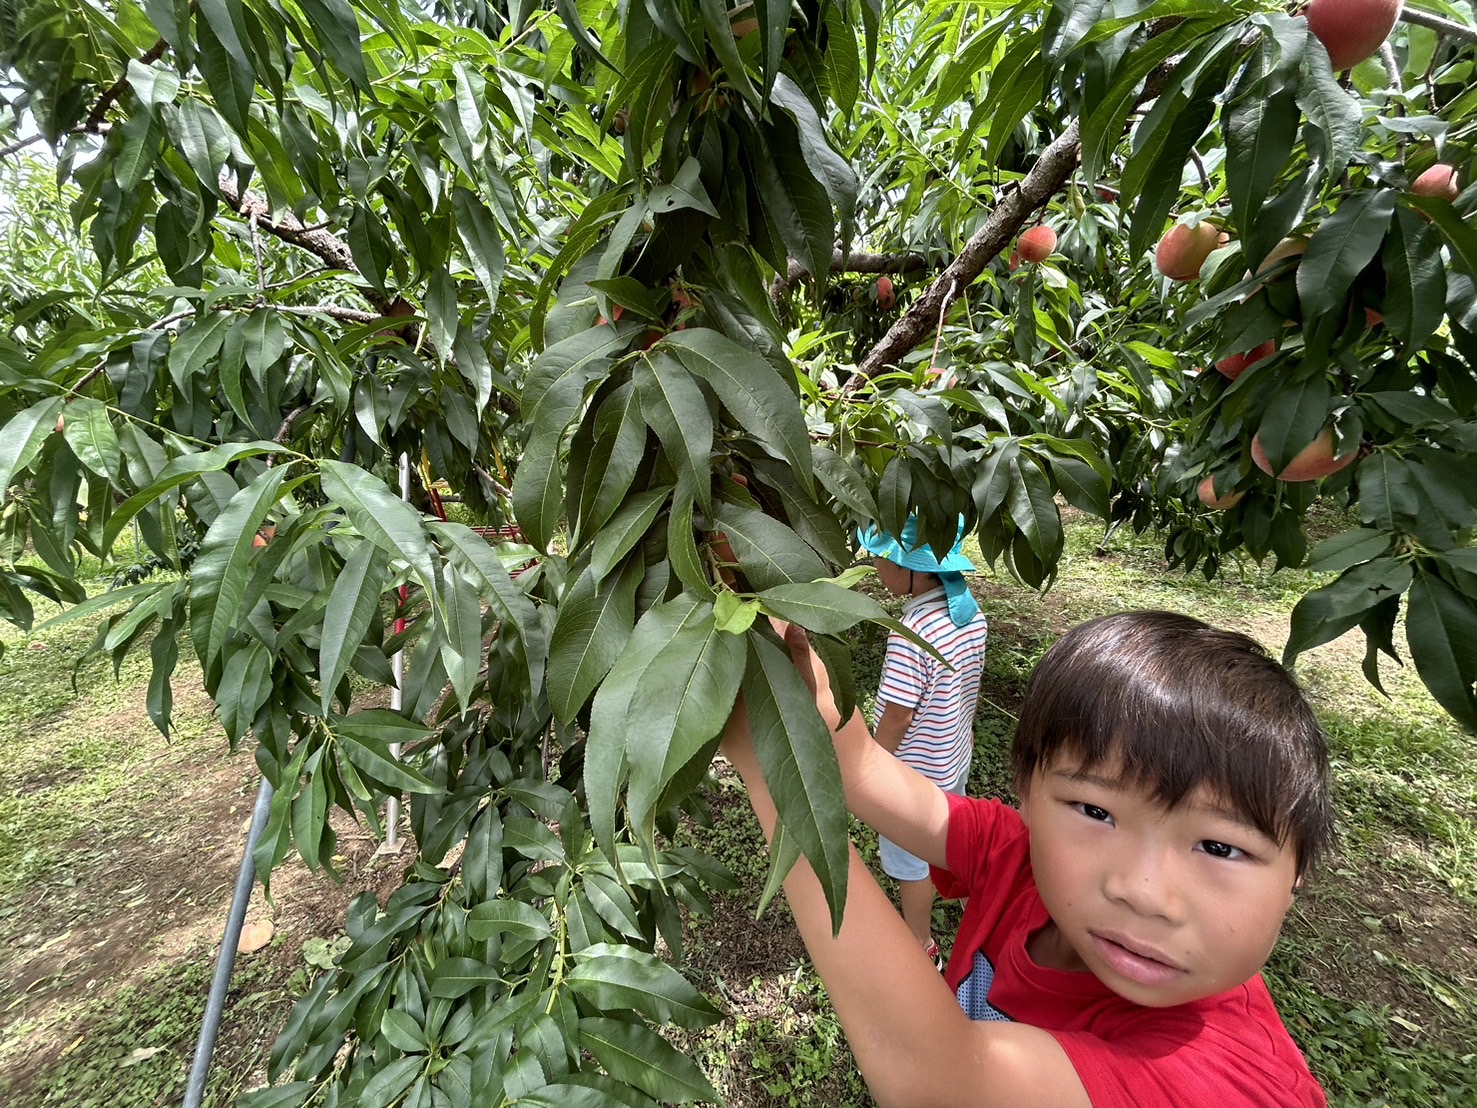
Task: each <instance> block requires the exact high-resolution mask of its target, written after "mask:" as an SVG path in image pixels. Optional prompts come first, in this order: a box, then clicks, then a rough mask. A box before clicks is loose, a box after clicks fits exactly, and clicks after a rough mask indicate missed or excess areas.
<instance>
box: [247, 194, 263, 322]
mask: <svg viewBox="0 0 1477 1108" xmlns="http://www.w3.org/2000/svg"><path fill="white" fill-rule="evenodd" d="M257 214H258V213H257V210H256V209H255V208H253V209H252V210H251V214H250V215H249V216H247V217H246V223H247V225H248V226H249V227H250V228H251V256H252V258H253V259H254V260H255V262H256V302H257V304H259V305H260V304H265V303H266V302H267V274H266V271H265V270H264V269H262V236H261V234H260V233H259V232H258V231H257V229H256V219H257Z"/></svg>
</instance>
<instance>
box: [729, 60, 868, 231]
mask: <svg viewBox="0 0 1477 1108" xmlns="http://www.w3.org/2000/svg"><path fill="white" fill-rule="evenodd" d="M773 80H774V90H773V92H772V94H771V96H770V102H771V103H773V104H776V105H778V106H779V107H781V108H783V109H784V110H785V111H786V112H788V113H789V114H790V115H791V116H792V117H793V118H794V120H795V126H796V128H797V130H798V133H799V139H800V152H801V154H802V155H803V156H804V158H805V164H806V165H807V166H809V167H810V172H811V174H812V175H813V176H814V177H815V179H816V180H818V181H819V182H820V183H821V186H822V187H823V188H824V189H825V190H826V195H827V197H829V198H830V201H831V204H832V205H833V206H834V207H835V209H836V215H837V218H838V220H839V222H840V225H841V229H840V234H839V236H838V237H839V238H840V240H841V241H842V242H843V243H846V242H850V241H851V237H852V236H851V232H852V229H853V226H854V224H855V222H856V200H857V189H858V184H857V179H856V173H855V172H854V171H853V170H852V168H851V163H849V162H848V161H847V160H846V159H845V158H843V157H842V156H841V155H840V154H838V153H836V151H835V150H834V149H832V147H831V142H830V138H829V135H828V132H827V130H826V125H825V123H824V122H823V121H822V120H821V117H820V115H819V113H817V111H816V109H815V105H814V104H812V103H811V102H810V100H809V99H808V98H807V97H806V95H805V93H804V92H802V91H801V89H800V86H799V85H797V84H796V83H795V82H794V81H792V80H790V78H789V77H787V76H786V75H785V74H783V73H780V74H779V75H778V76H775V77H774V78H773ZM714 214H716V213H714Z"/></svg>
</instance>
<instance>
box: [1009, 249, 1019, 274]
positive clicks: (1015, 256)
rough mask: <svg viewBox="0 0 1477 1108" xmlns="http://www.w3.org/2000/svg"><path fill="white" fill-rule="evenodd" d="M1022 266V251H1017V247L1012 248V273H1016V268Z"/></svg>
mask: <svg viewBox="0 0 1477 1108" xmlns="http://www.w3.org/2000/svg"><path fill="white" fill-rule="evenodd" d="M1020 267H1021V255H1020V252H1019V251H1017V250H1015V249H1012V250H1011V252H1010V271H1011V272H1012V273H1014V272H1015V271H1016V270H1018V269H1020Z"/></svg>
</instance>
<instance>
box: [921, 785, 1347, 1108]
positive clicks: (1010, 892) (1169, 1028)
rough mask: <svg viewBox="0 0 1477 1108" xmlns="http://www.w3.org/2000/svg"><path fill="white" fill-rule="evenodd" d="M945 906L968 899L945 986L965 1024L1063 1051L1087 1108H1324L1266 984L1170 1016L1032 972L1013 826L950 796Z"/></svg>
mask: <svg viewBox="0 0 1477 1108" xmlns="http://www.w3.org/2000/svg"><path fill="white" fill-rule="evenodd" d="M947 857H948V861H949V869H947V870H942V869H938V868H934V870H933V881H934V884H935V885H936V886H937V887H938V890H939V892H940V893H941V894H942V895H943V896H946V897H965V896H967V897H968V898H969V904H968V906H967V907H966V908H965V911H964V919H963V921H962V922H961V923H960V926H959V934H958V936H957V937H956V939H955V941H954V950H953V954H952V956H951V957H950V959H949V967H948V971H947V973H946V974H945V980H946V981H947V982H948V984H949V987H950V988H951V989H953V990H954V992H955V995H956V996H957V997H958V998H959V1003H960V1005H961V1007H963V1008H964V1010H965V1012H966V1013H967V1014H968V1015H969V1016H970V1018H971V1019H994V1020H1013V1021H1015V1022H1018V1023H1025V1024H1030V1025H1031V1026H1033V1027H1039V1028H1041V1029H1042V1030H1044V1031H1048V1032H1050V1033H1051V1035H1052V1036H1053V1037H1054V1038H1055V1039H1056V1040H1057V1042H1059V1043H1060V1044H1061V1045H1062V1049H1063V1050H1065V1051H1066V1053H1067V1057H1068V1058H1070V1059H1071V1061H1072V1065H1073V1067H1075V1068H1076V1070H1077V1076H1078V1077H1080V1078H1081V1079H1082V1085H1083V1087H1084V1088H1085V1089H1086V1090H1087V1095H1088V1097H1089V1099H1091V1101H1092V1103H1093V1105H1094V1108H1171V1106H1191V1105H1193V1106H1196V1108H1200V1106H1202V1105H1213V1106H1214V1108H1269V1106H1272V1105H1278V1106H1297V1108H1324V1106H1325V1105H1326V1104H1327V1101H1326V1099H1325V1098H1324V1095H1323V1090H1322V1089H1320V1088H1319V1086H1318V1082H1317V1081H1316V1080H1314V1078H1313V1075H1312V1074H1311V1073H1309V1072H1308V1065H1307V1063H1306V1062H1305V1061H1304V1060H1303V1056H1302V1053H1301V1052H1300V1051H1299V1050H1298V1048H1297V1045H1296V1044H1295V1043H1294V1042H1293V1041H1292V1037H1291V1036H1290V1035H1288V1033H1287V1029H1286V1028H1285V1027H1283V1026H1282V1020H1281V1018H1280V1017H1279V1016H1278V1015H1277V1009H1276V1008H1275V1007H1274V1006H1273V1004H1272V998H1271V996H1270V995H1269V994H1268V992H1267V986H1266V983H1265V982H1264V981H1263V980H1262V978H1261V975H1260V974H1259V975H1257V976H1256V977H1254V978H1252V979H1251V980H1250V981H1248V982H1246V984H1244V985H1240V986H1238V987H1236V988H1234V989H1231V990H1229V991H1228V992H1224V993H1221V994H1219V995H1218V996H1212V997H1206V998H1205V999H1204V1000H1197V1001H1194V1002H1192V1003H1190V1004H1182V1005H1179V1006H1176V1007H1173V1008H1145V1007H1142V1006H1141V1005H1138V1004H1134V1003H1133V1002H1132V1001H1128V1000H1125V999H1124V998H1123V997H1121V996H1119V995H1118V994H1117V993H1115V992H1113V991H1112V990H1111V989H1109V988H1108V987H1107V986H1106V985H1104V984H1103V983H1102V982H1101V981H1099V980H1098V979H1097V978H1096V977H1094V976H1093V975H1092V974H1090V973H1085V972H1081V973H1070V972H1067V971H1065V970H1057V969H1048V968H1046V967H1044V966H1040V965H1037V964H1036V963H1035V962H1034V961H1032V959H1031V957H1030V955H1029V954H1027V952H1026V940H1027V939H1028V938H1029V937H1030V936H1031V935H1033V934H1034V933H1035V932H1037V931H1038V930H1040V929H1041V928H1042V927H1043V926H1044V925H1045V924H1046V922H1047V919H1048V917H1047V914H1046V907H1045V906H1044V905H1043V904H1042V903H1041V897H1040V895H1039V894H1038V893H1037V891H1036V882H1035V879H1034V878H1033V877H1032V875H1031V858H1030V848H1029V842H1028V837H1027V832H1026V827H1025V825H1024V824H1023V823H1022V822H1021V818H1020V814H1019V813H1018V812H1017V811H1016V810H1015V809H1014V808H1011V807H1009V806H1008V805H1005V804H1001V803H1000V802H999V801H997V800H975V799H969V798H966V797H962V796H954V795H952V794H949V836H948V845H947Z"/></svg>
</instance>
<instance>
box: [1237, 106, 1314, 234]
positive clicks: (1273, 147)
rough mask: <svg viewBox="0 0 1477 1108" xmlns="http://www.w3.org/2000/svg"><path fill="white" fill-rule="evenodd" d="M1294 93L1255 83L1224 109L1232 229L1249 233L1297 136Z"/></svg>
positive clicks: (1296, 108)
mask: <svg viewBox="0 0 1477 1108" xmlns="http://www.w3.org/2000/svg"><path fill="white" fill-rule="evenodd" d="M1295 93H1296V90H1295V89H1293V88H1289V87H1281V88H1277V89H1273V90H1270V91H1269V90H1267V89H1265V88H1264V87H1263V86H1262V85H1261V84H1256V85H1254V86H1253V87H1252V88H1250V89H1249V90H1245V91H1244V92H1242V94H1241V95H1240V96H1238V98H1237V99H1235V100H1233V101H1232V102H1231V103H1230V104H1229V105H1228V106H1227V108H1226V111H1225V124H1224V126H1225V131H1226V188H1227V191H1228V192H1229V194H1230V197H1231V208H1232V212H1233V214H1234V216H1235V221H1236V225H1237V226H1238V227H1240V228H1242V229H1243V231H1244V232H1246V233H1250V230H1251V228H1252V227H1253V226H1254V225H1255V223H1256V219H1257V215H1258V213H1259V212H1260V211H1261V208H1262V205H1263V204H1264V203H1265V201H1266V199H1267V194H1268V193H1269V192H1270V191H1271V188H1272V185H1273V183H1274V182H1275V181H1276V180H1277V177H1278V175H1279V174H1280V173H1281V172H1282V168H1283V166H1285V165H1286V164H1287V159H1288V158H1289V157H1290V155H1291V153H1292V149H1293V146H1294V145H1295V140H1296V138H1297V128H1298V118H1299V116H1300V114H1301V113H1300V112H1299V110H1298V104H1297V97H1296V94H1295Z"/></svg>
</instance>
